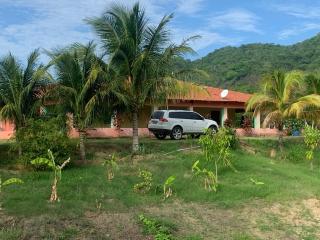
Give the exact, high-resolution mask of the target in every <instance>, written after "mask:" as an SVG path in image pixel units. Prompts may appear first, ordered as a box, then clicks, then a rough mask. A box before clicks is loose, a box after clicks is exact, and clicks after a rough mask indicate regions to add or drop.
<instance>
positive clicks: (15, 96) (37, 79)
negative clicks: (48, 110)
mask: <svg viewBox="0 0 320 240" xmlns="http://www.w3.org/2000/svg"><path fill="white" fill-rule="evenodd" d="M39 55H40V54H39V50H35V51H33V52H32V53H31V54H30V55H29V57H28V60H27V65H26V67H25V68H23V66H22V65H21V64H20V63H19V62H18V60H17V59H16V58H15V57H14V56H13V55H12V54H9V55H7V56H5V57H3V58H2V59H1V60H0V109H1V110H0V118H1V119H3V120H8V121H11V122H13V123H14V124H15V130H16V131H17V130H19V129H20V128H22V127H24V126H25V124H26V120H27V119H28V118H30V117H32V116H34V115H35V114H36V113H37V110H38V107H39V106H40V103H41V100H40V99H39V98H38V97H37V91H38V90H40V89H41V88H42V87H43V86H44V84H45V83H46V82H47V80H48V79H49V75H48V73H47V68H46V67H44V66H43V65H40V64H38V60H39ZM17 141H18V139H17ZM19 155H21V147H19Z"/></svg>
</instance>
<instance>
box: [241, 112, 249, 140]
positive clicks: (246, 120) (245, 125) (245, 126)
mask: <svg viewBox="0 0 320 240" xmlns="http://www.w3.org/2000/svg"><path fill="white" fill-rule="evenodd" d="M241 127H242V128H243V129H244V131H245V132H246V134H247V135H249V136H250V135H252V121H251V119H250V118H248V117H244V119H243V122H242V124H241Z"/></svg>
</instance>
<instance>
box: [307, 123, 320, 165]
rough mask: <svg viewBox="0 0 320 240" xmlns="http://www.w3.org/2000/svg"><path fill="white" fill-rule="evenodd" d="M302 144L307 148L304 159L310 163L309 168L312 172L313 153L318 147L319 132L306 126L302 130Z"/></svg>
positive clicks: (319, 140)
mask: <svg viewBox="0 0 320 240" xmlns="http://www.w3.org/2000/svg"><path fill="white" fill-rule="evenodd" d="M304 143H305V144H306V146H307V148H308V150H307V151H306V158H307V159H308V160H309V161H310V168H311V169H312V170H313V159H314V152H315V151H316V150H317V148H318V147H319V145H320V130H319V129H317V128H315V127H311V126H306V128H305V129H304Z"/></svg>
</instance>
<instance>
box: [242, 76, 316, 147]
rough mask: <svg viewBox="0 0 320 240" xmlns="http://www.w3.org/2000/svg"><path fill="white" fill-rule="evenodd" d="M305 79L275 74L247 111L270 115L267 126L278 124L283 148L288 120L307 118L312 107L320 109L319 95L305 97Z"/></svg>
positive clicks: (255, 96)
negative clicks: (283, 132)
mask: <svg viewBox="0 0 320 240" xmlns="http://www.w3.org/2000/svg"><path fill="white" fill-rule="evenodd" d="M303 80H304V79H303V74H302V73H301V72H298V71H292V72H289V73H284V72H282V71H274V72H273V73H272V74H270V75H268V76H267V77H266V79H265V84H264V86H263V90H262V92H260V93H257V94H254V95H253V96H252V97H251V98H250V99H249V100H248V102H247V104H246V111H247V112H250V111H254V114H256V113H257V112H258V111H260V112H261V113H262V114H263V115H266V117H265V119H264V126H265V125H267V124H269V123H271V122H273V123H275V124H276V127H277V128H278V130H279V146H280V148H282V130H283V122H284V119H285V118H287V117H290V116H293V117H296V118H302V119H305V118H307V117H308V116H309V112H308V109H309V108H317V109H319V108H320V96H319V95H316V94H309V95H304V91H303V90H304V87H303V83H304V81H303ZM301 89H302V90H301Z"/></svg>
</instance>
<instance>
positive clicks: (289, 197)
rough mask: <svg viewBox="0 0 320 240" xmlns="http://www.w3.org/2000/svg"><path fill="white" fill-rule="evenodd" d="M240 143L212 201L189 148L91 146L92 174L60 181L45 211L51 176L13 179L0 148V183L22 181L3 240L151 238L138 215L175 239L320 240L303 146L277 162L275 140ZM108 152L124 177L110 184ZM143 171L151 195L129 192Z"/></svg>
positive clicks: (1, 216) (1, 226)
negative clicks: (133, 152) (166, 191)
mask: <svg viewBox="0 0 320 240" xmlns="http://www.w3.org/2000/svg"><path fill="white" fill-rule="evenodd" d="M241 142H242V143H241V147H239V148H238V149H237V150H234V151H233V152H232V162H233V165H234V168H235V170H232V169H223V168H222V169H220V175H219V179H220V186H219V188H218V191H217V192H216V193H215V192H208V191H206V190H205V189H204V187H203V183H202V181H200V180H199V179H197V178H194V177H193V176H192V172H191V166H192V164H193V163H194V162H195V161H196V160H199V159H203V156H202V153H201V151H200V150H199V149H198V148H197V142H196V141H195V140H183V141H171V140H165V141H158V140H153V139H152V140H150V139H142V141H141V143H142V144H141V152H142V153H143V154H142V155H140V156H136V157H135V158H134V159H131V157H130V152H129V150H130V146H131V145H130V144H131V142H130V139H125V138H124V139H112V140H89V143H88V151H89V154H88V155H89V163H90V164H89V166H73V167H72V168H68V169H66V170H65V171H64V172H63V174H62V182H61V185H60V186H59V189H58V191H59V194H60V199H61V201H60V202H59V203H55V204H51V203H49V202H48V198H49V195H50V190H51V189H50V184H51V181H52V176H51V174H50V173H48V172H31V171H17V170H14V166H13V165H12V164H13V162H14V159H13V158H10V154H9V155H8V154H7V150H8V149H9V144H6V143H3V144H0V157H1V160H0V162H1V164H2V165H1V166H2V170H0V175H1V176H2V178H3V179H6V178H7V177H13V176H17V177H21V178H22V179H23V180H24V182H25V183H24V184H23V185H19V186H8V187H5V188H3V191H2V193H1V198H0V202H1V208H2V210H1V211H0V239H154V238H153V236H152V234H148V233H146V231H145V230H146V229H145V228H144V227H143V226H142V225H141V224H140V223H139V221H138V215H140V214H144V216H146V217H148V218H150V219H153V220H155V221H157V222H159V223H161V224H163V225H165V226H167V227H168V228H170V229H171V231H172V234H173V236H174V237H175V239H189V240H196V239H198V240H199V239H234V240H240V239H242V240H244V239H248V240H250V239H319V238H320V228H319V226H320V224H319V221H320V214H319V213H320V200H319V195H320V188H319V186H320V174H319V173H320V172H319V171H320V169H319V165H316V167H315V170H314V171H313V172H312V171H310V170H309V165H308V163H307V162H306V161H305V160H304V152H305V149H304V147H303V145H302V139H299V138H297V139H291V138H290V139H286V141H285V151H284V153H282V154H281V153H279V152H278V151H277V149H278V148H277V141H276V140H275V139H264V140H263V139H250V138H248V139H242V140H241ZM186 148H191V150H190V149H186ZM180 149H185V150H180ZM272 150H273V155H274V154H275V156H273V157H272V158H271V157H270V152H271V151H272ZM274 150H275V151H274ZM112 153H116V155H117V157H118V159H119V164H120V169H119V170H118V171H117V172H116V174H115V178H114V179H113V180H112V181H108V180H107V178H106V172H105V169H104V168H103V167H102V165H101V162H102V161H103V159H105V157H107V156H109V155H110V154H112ZM319 157H320V155H319V153H317V154H316V159H317V158H318V159H319ZM139 169H147V170H149V171H151V172H152V173H153V179H154V180H153V184H154V188H153V189H152V190H151V191H150V192H149V193H146V194H137V193H135V192H134V191H133V185H134V184H135V183H138V182H139V181H140V180H139V178H138V171H139ZM171 175H174V176H176V181H175V183H174V187H173V189H174V193H173V196H172V197H171V198H170V199H168V200H163V197H162V195H161V194H162V193H161V191H156V190H155V189H161V185H162V184H163V182H164V181H165V180H166V178H167V177H168V176H171ZM251 179H254V180H255V181H259V182H263V183H264V184H262V185H257V184H254V183H253V182H252V181H251Z"/></svg>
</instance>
